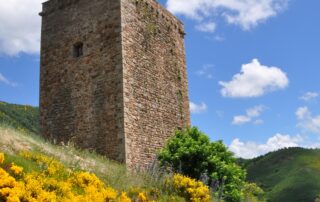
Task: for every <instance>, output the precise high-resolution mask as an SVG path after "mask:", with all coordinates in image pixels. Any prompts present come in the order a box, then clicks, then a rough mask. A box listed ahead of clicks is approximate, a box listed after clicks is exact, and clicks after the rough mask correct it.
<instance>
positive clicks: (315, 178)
mask: <svg viewBox="0 0 320 202" xmlns="http://www.w3.org/2000/svg"><path fill="white" fill-rule="evenodd" d="M38 113H39V112H38V108H36V107H31V106H21V105H12V104H8V103H3V102H0V152H3V153H5V161H4V162H3V163H2V164H1V165H0V167H1V169H2V171H0V172H1V175H2V177H0V179H3V178H4V176H7V177H8V176H11V177H13V178H14V180H15V181H17V182H18V183H22V182H23V181H25V179H24V178H25V177H26V176H32V173H38V174H39V176H42V175H47V174H48V171H46V169H47V168H48V165H47V166H46V164H45V162H42V163H40V164H39V163H38V162H37V160H35V157H32V158H27V156H25V155H23V153H22V151H31V153H29V155H30V156H38V155H40V154H41V155H43V156H44V157H45V158H47V159H50V161H51V160H52V161H55V162H57V163H58V164H60V165H62V166H63V170H64V171H65V172H67V173H68V176H69V177H70V178H69V181H68V182H69V183H70V184H69V186H71V187H72V189H71V191H72V192H73V194H74V197H78V198H81V195H83V193H84V192H85V188H84V187H77V186H74V185H73V184H72V182H74V181H72V180H71V179H73V180H74V179H75V178H76V177H75V176H77V174H79V173H86V174H88V175H90V176H92V177H93V176H96V178H97V180H99V181H100V182H101V184H102V187H103V189H107V188H110V190H111V189H112V190H114V191H115V192H116V193H117V194H116V200H120V197H121V195H122V198H125V197H124V194H123V193H125V195H126V197H128V198H130V200H131V201H139V200H140V201H141V200H142V198H143V197H142V194H144V196H146V197H147V200H149V201H152V200H156V201H190V200H192V199H191V198H192V196H191V195H190V194H191V192H192V191H191V190H194V189H197V188H195V186H196V185H197V183H198V182H196V181H194V180H192V179H190V178H185V177H183V176H181V175H175V178H173V174H169V175H164V174H163V173H162V171H160V170H158V169H153V170H150V172H148V173H142V172H135V173H132V172H128V171H127V170H126V168H125V167H124V166H123V165H120V164H118V163H116V162H113V161H110V160H108V159H106V158H105V157H103V156H99V155H96V154H94V153H90V152H88V151H80V150H77V149H75V148H74V147H73V146H72V145H65V146H56V145H51V144H49V143H47V142H46V141H44V140H43V139H42V138H41V137H39V136H38V135H37V134H39V124H38V121H39V115H38ZM218 145H219V144H218ZM220 146H221V145H220ZM222 148H223V147H222ZM182 151H186V152H187V154H189V155H190V154H191V153H190V152H192V151H190V150H182ZM180 154H183V152H182V153H180ZM198 154H201V152H200V153H198ZM319 156H320V150H309V149H301V148H290V149H283V150H280V151H276V152H272V153H270V154H267V155H265V156H262V157H259V158H256V159H252V160H241V161H240V162H241V164H242V167H243V168H245V169H246V170H247V180H248V181H249V182H253V183H256V184H257V185H259V186H260V187H261V188H263V190H264V191H265V192H266V200H267V201H276V202H277V201H281V202H282V201H283V202H285V201H290V202H295V201H304V202H308V201H310V202H313V201H315V198H316V197H317V196H319V194H320V160H319ZM185 159H188V158H185ZM197 159H201V158H197ZM167 160H168V159H167ZM232 161H233V160H232ZM177 162H180V160H179V161H177ZM192 163H193V165H197V166H198V165H199V164H198V162H197V163H194V161H192ZM19 167H21V168H23V170H22V171H21V174H19ZM192 167H196V166H192ZM173 168H174V169H175V170H176V171H177V172H181V173H183V171H182V168H184V169H186V168H188V166H187V164H184V165H182V164H180V163H178V164H176V166H173ZM17 169H18V170H17ZM207 174H208V172H207ZM188 175H189V176H191V175H190V174H188ZM168 176H169V178H170V179H171V180H170V183H168V181H167V180H166V179H167V177H168ZM48 177H49V178H50V176H48ZM207 177H208V176H207ZM93 178H94V177H93ZM195 178H198V177H197V176H195ZM200 178H202V179H201V180H202V181H204V182H208V178H203V175H202V176H201V177H200ZM66 179H67V178H66V176H62V177H58V178H57V182H63V181H64V180H66ZM206 180H207V181H206ZM0 181H1V180H0ZM49 181H50V180H49ZM51 182H55V181H51ZM174 182H176V184H174ZM182 182H183V183H182ZM38 183H39V182H38ZM41 183H42V182H41ZM39 184H40V183H39ZM174 186H176V188H173V187H174ZM186 187H193V188H192V189H189V191H188V188H186ZM201 187H202V186H201ZM204 187H205V186H204ZM202 189H203V188H201V189H200V190H202ZM204 190H205V188H204ZM260 191H262V190H259V189H258V187H257V186H255V184H252V183H244V187H242V192H241V193H242V196H241V197H243V198H244V199H245V201H248V202H249V201H250V202H254V201H259V200H258V199H257V196H261V193H263V192H260ZM141 193H142V194H141ZM219 193H221V190H220V192H219V191H217V190H216V191H215V192H214V194H213V197H211V198H213V199H212V200H213V201H218V199H219V198H220V197H221V195H220V196H219ZM253 193H254V195H252V194H253ZM139 194H140V198H139ZM217 194H218V196H217ZM5 196H6V195H5ZM56 197H58V198H59V197H61V196H59V194H58V195H57V196H56ZM82 197H83V196H82ZM88 197H89V196H88ZM260 199H261V198H260ZM0 201H1V202H3V201H4V199H3V198H2V199H0ZM88 201H89V200H87V202H88ZM260 201H261V200H260ZM318 201H320V199H318Z"/></svg>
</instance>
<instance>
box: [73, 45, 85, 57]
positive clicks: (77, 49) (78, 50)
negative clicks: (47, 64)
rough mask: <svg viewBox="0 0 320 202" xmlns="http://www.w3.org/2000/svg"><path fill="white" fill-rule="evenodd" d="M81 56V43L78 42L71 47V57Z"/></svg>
mask: <svg viewBox="0 0 320 202" xmlns="http://www.w3.org/2000/svg"><path fill="white" fill-rule="evenodd" d="M82 55H83V43H81V42H78V43H76V44H74V45H73V57H75V58H78V57H80V56H82Z"/></svg>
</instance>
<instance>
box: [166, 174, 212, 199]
mask: <svg viewBox="0 0 320 202" xmlns="http://www.w3.org/2000/svg"><path fill="white" fill-rule="evenodd" d="M172 185H173V187H174V188H175V189H176V190H177V191H178V192H180V194H181V195H182V196H184V197H185V198H187V199H189V200H190V201H192V202H198V201H199V202H200V201H201V202H210V201H211V196H210V191H209V188H208V187H207V186H205V185H204V184H203V183H202V182H199V181H196V180H194V179H191V178H188V177H186V176H183V175H180V174H175V175H174V176H173V179H172Z"/></svg>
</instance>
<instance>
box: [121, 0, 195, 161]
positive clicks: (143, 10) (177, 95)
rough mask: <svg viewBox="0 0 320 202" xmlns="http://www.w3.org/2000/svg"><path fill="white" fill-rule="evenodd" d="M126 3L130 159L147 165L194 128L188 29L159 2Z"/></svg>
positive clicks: (132, 0) (126, 118)
mask: <svg viewBox="0 0 320 202" xmlns="http://www.w3.org/2000/svg"><path fill="white" fill-rule="evenodd" d="M121 4H122V6H121V15H122V29H123V31H122V46H123V76H124V81H123V82H124V112H125V114H124V124H125V135H126V154H127V157H126V158H127V164H128V165H129V166H133V167H135V166H142V167H146V166H148V165H150V164H151V163H152V162H153V161H154V159H155V154H156V153H157V151H158V150H159V149H160V148H161V147H163V145H164V143H165V142H166V140H167V139H168V138H169V137H170V136H172V135H173V134H174V131H175V130H176V129H178V128H184V127H185V126H189V125H190V114H189V99H188V83H187V75H186V61H185V48H184V29H183V25H182V23H181V22H180V21H178V20H177V19H176V18H175V17H174V16H173V15H171V14H170V13H169V12H168V11H167V10H165V9H164V8H163V7H161V6H160V5H159V4H158V3H157V2H156V1H154V0H121Z"/></svg>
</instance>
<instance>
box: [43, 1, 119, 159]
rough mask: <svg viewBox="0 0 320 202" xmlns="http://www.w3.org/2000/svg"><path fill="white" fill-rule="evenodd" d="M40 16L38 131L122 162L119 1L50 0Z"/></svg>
mask: <svg viewBox="0 0 320 202" xmlns="http://www.w3.org/2000/svg"><path fill="white" fill-rule="evenodd" d="M40 15H41V16H42V39H41V82H40V83H41V84H40V85H41V90H40V113H41V128H42V134H43V135H44V136H45V137H47V138H49V139H50V140H53V141H55V142H57V143H60V142H64V143H68V142H72V143H74V144H75V145H77V146H79V147H81V148H87V149H93V150H96V151H97V152H99V153H101V154H106V155H107V156H108V157H109V158H112V159H114V160H118V161H120V162H125V149H124V128H123V90H122V89H123V83H122V77H123V76H122V55H121V16H120V2H119V1H113V0H112V1H106V0H90V1H88V0H50V1H48V2H46V3H44V5H43V12H42V13H41V14H40ZM79 42H80V43H83V55H82V56H80V57H76V58H75V57H74V53H73V51H74V45H75V44H77V43H79Z"/></svg>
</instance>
